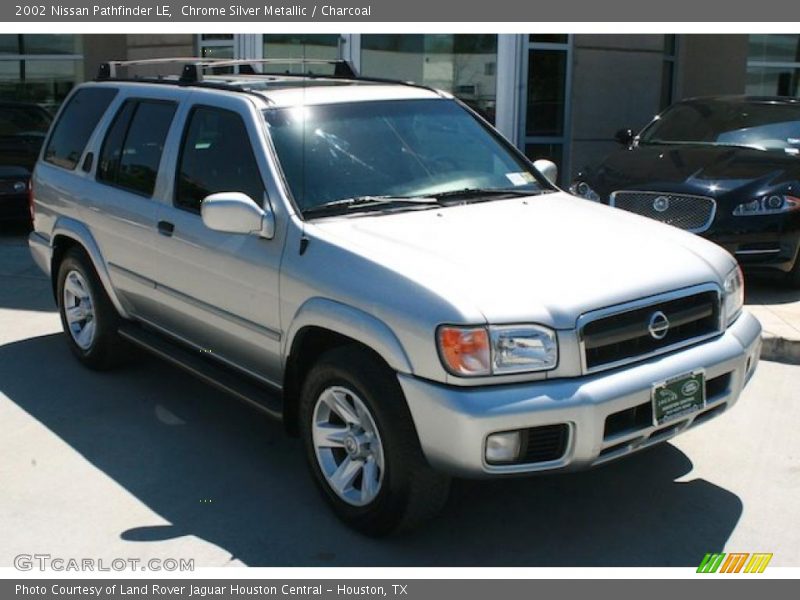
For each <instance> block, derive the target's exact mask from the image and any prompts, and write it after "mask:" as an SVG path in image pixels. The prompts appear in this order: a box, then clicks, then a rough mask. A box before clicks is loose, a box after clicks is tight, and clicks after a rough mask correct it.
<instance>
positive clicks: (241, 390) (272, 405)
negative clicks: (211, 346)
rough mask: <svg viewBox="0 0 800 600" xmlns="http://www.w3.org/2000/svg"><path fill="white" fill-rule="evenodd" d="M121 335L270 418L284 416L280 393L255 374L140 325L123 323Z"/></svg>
mask: <svg viewBox="0 0 800 600" xmlns="http://www.w3.org/2000/svg"><path fill="white" fill-rule="evenodd" d="M119 335H120V337H122V338H124V339H126V340H127V341H129V342H131V343H132V344H134V345H136V346H139V347H140V348H144V349H145V350H147V351H148V352H151V353H152V354H155V355H156V356H158V357H159V358H162V359H164V360H166V361H168V362H171V363H172V364H174V365H177V366H179V367H181V368H182V369H185V370H186V371H189V372H190V373H191V374H192V375H194V376H195V377H197V378H199V379H202V380H203V381H205V382H206V383H209V384H211V385H213V386H214V387H216V388H219V389H221V390H222V391H224V392H228V393H229V394H231V395H232V396H235V397H236V398H238V399H239V400H241V401H243V402H245V403H247V404H249V405H250V406H252V407H254V408H257V409H258V410H260V411H262V412H265V413H266V414H268V415H269V416H270V417H273V418H275V419H278V420H281V419H282V418H283V410H282V404H283V403H282V401H281V398H280V393H279V392H277V391H275V390H273V389H271V388H269V387H267V386H265V385H261V384H260V383H259V382H258V381H256V380H255V379H253V378H252V377H250V376H248V375H245V374H244V373H239V372H237V371H235V370H234V369H232V368H229V367H226V366H225V365H222V364H220V363H219V362H217V361H215V360H214V359H210V358H208V357H205V356H202V355H201V354H200V353H199V352H198V351H196V350H192V349H191V348H189V347H187V346H183V345H180V344H178V343H176V342H172V341H171V340H169V339H167V338H166V337H164V336H162V335H160V334H158V333H154V332H152V331H149V330H147V329H145V328H144V327H142V326H139V325H135V324H127V323H126V324H124V325H122V326H120V328H119Z"/></svg>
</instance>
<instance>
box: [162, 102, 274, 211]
mask: <svg viewBox="0 0 800 600" xmlns="http://www.w3.org/2000/svg"><path fill="white" fill-rule="evenodd" d="M216 192H243V193H245V194H247V195H248V196H250V198H252V199H253V200H254V201H255V202H256V204H259V205H261V204H262V202H263V199H264V183H263V181H262V179H261V175H260V173H259V170H258V165H257V163H256V159H255V156H254V155H253V149H252V147H251V146H250V138H249V137H248V135H247V129H246V128H245V125H244V122H243V121H242V119H241V117H240V116H239V115H237V114H236V113H234V112H231V111H228V110H222V109H217V108H207V107H198V108H195V109H194V111H192V114H191V116H190V119H189V123H188V125H187V127H186V131H185V132H184V135H183V146H182V148H181V158H180V163H179V165H178V177H177V185H176V190H175V204H176V206H178V207H179V208H184V209H186V210H190V211H193V212H199V211H200V204H201V203H202V201H203V198H205V197H206V196H208V195H209V194H214V193H216Z"/></svg>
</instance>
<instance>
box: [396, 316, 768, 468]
mask: <svg viewBox="0 0 800 600" xmlns="http://www.w3.org/2000/svg"><path fill="white" fill-rule="evenodd" d="M760 350H761V325H760V323H759V322H758V321H757V320H756V319H755V317H753V316H752V315H750V314H749V313H747V312H744V313H742V315H741V316H740V317H739V318H738V319H737V320H736V321H735V322H734V323H733V324H732V325H731V326H730V327H729V328H728V329H727V330H726V331H725V333H724V334H722V335H721V336H719V337H717V338H715V339H713V340H710V341H707V342H704V343H701V344H699V345H697V346H692V347H690V348H686V349H683V350H680V351H677V352H675V353H673V354H669V355H665V356H660V357H657V358H653V359H651V360H648V361H646V362H642V363H638V364H634V365H628V366H626V367H621V368H618V369H614V370H611V371H606V372H602V373H597V374H594V375H589V376H585V377H580V378H575V379H560V380H548V381H539V382H535V383H526V384H514V385H503V386H492V387H472V388H470V387H454V386H445V385H441V384H437V383H433V382H430V381H425V380H422V379H418V378H416V377H413V376H411V375H405V374H399V375H398V378H399V381H400V385H401V386H402V388H403V391H404V393H405V396H406V400H407V402H408V405H409V408H410V410H411V415H412V418H413V419H414V423H415V425H416V428H417V433H418V435H419V439H420V443H421V445H422V449H423V451H424V453H425V456H426V458H427V459H428V461H429V463H430V464H431V465H432V466H433V467H434V468H436V469H438V470H441V471H444V472H448V473H451V474H453V475H457V476H462V477H488V476H497V475H503V474H519V473H533V472H542V471H556V470H565V471H566V470H578V469H585V468H588V467H592V466H594V465H598V464H601V463H604V462H607V461H610V460H613V459H615V458H619V457H622V456H625V455H627V454H630V453H631V452H635V451H637V450H640V449H642V448H646V447H648V446H650V445H652V444H655V443H658V442H661V441H663V440H666V439H668V438H671V437H673V436H674V435H676V434H678V433H680V432H682V431H685V430H686V429H688V428H689V427H692V426H693V425H696V424H699V423H700V422H704V421H706V420H707V419H708V418H710V417H712V416H716V415H718V414H720V413H721V412H723V411H724V410H726V409H727V408H729V407H730V406H732V405H733V404H734V403H735V402H736V401H737V400H738V398H739V394H740V393H741V391H742V388H743V387H744V386H745V384H746V383H747V381H748V380H749V378H750V376H751V375H752V373H753V371H754V370H755V367H756V364H757V363H758V357H759V353H760ZM695 369H705V373H706V381H707V382H711V381H714V382H715V383H714V384H713V385H709V386H708V397H707V403H706V407H705V408H704V409H703V410H702V411H699V412H697V413H694V414H692V415H690V416H687V417H684V418H682V419H679V420H677V421H675V422H672V423H669V424H665V425H661V426H659V427H656V426H654V425H653V424H652V422H650V423H647V424H644V425H640V426H636V425H632V426H631V427H630V428H627V429H625V428H623V429H621V430H614V431H613V432H612V433H609V430H608V429H607V422H606V420H607V418H608V417H609V416H610V415H615V414H618V413H621V412H622V411H626V410H628V409H634V408H635V407H642V406H646V405H647V404H648V403H649V402H650V394H651V388H652V386H653V384H654V383H656V382H660V381H664V380H666V379H669V378H671V377H674V376H675V375H679V374H682V373H688V372H690V371H694V370H695ZM712 390H713V391H712ZM556 424H566V426H567V431H568V436H569V437H568V440H567V443H566V444H565V447H564V448H565V449H564V453H563V455H562V456H561V457H560V458H558V459H557V460H548V461H547V462H536V463H528V464H513V465H502V466H501V465H490V464H488V463H487V462H486V461H485V459H484V454H485V444H486V438H487V436H488V435H490V434H492V433H497V432H502V431H510V430H517V429H528V428H533V427H539V426H545V425H556Z"/></svg>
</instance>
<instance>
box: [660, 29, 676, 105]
mask: <svg viewBox="0 0 800 600" xmlns="http://www.w3.org/2000/svg"><path fill="white" fill-rule="evenodd" d="M677 55H678V36H677V35H674V34H669V35H665V36H664V61H663V64H662V67H661V102H660V110H664V109H665V108H667V107H668V106H669V105H670V104H672V100H673V94H674V92H675V62H676V61H675V57H676V56H677Z"/></svg>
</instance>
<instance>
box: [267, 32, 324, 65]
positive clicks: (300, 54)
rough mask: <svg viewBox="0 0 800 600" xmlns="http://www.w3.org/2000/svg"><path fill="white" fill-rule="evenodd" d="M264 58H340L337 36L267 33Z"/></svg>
mask: <svg viewBox="0 0 800 600" xmlns="http://www.w3.org/2000/svg"><path fill="white" fill-rule="evenodd" d="M263 44H264V58H321V59H325V60H336V59H337V58H339V35H337V34H335V33H334V34H313V33H312V34H287V35H282V34H277V33H265V34H264V38H263Z"/></svg>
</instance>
